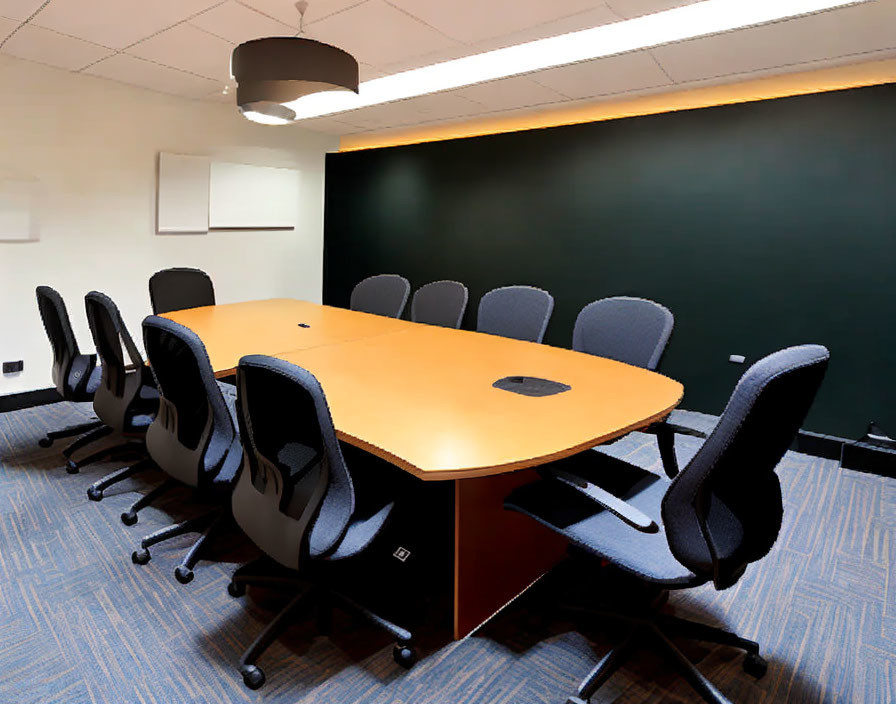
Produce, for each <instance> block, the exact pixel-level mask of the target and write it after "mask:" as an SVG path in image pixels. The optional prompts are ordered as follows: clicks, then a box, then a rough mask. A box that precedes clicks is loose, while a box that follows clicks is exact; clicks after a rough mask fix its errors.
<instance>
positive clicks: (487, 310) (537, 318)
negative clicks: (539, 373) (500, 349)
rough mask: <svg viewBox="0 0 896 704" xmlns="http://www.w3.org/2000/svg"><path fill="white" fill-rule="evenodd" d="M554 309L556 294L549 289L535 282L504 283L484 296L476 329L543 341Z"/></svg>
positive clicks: (492, 333) (480, 304)
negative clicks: (519, 284)
mask: <svg viewBox="0 0 896 704" xmlns="http://www.w3.org/2000/svg"><path fill="white" fill-rule="evenodd" d="M553 312H554V297H553V296H551V294H549V293H548V292H547V291H543V290H542V289H540V288H535V287H534V286H504V287H503V288H496V289H494V290H492V291H489V292H488V293H486V294H485V295H484V296H483V297H482V298H481V299H480V301H479V312H478V314H477V316H476V330H477V331H479V332H487V333H489V334H491V335H501V336H502V337H512V338H514V339H516V340H528V341H529V342H541V341H542V339H544V332H545V330H547V327H548V322H549V321H550V319H551V313H553Z"/></svg>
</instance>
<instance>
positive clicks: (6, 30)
mask: <svg viewBox="0 0 896 704" xmlns="http://www.w3.org/2000/svg"><path fill="white" fill-rule="evenodd" d="M18 26H19V22H17V21H16V20H11V19H9V18H8V17H0V42H2V41H3V40H4V39H6V38H7V37H8V36H9V35H10V34H12V32H13V30H14V29H15V28H16V27H18Z"/></svg>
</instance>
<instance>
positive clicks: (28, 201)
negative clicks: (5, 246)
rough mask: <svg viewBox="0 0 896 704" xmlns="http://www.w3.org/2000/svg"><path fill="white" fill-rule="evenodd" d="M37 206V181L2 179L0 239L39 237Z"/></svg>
mask: <svg viewBox="0 0 896 704" xmlns="http://www.w3.org/2000/svg"><path fill="white" fill-rule="evenodd" d="M37 206H38V183H37V181H17V180H5V179H4V180H0V241H2V242H28V241H32V240H36V239H38V238H39V237H40V228H39V225H38V219H37V210H38V207H37Z"/></svg>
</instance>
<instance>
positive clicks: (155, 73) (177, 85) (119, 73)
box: [85, 54, 219, 98]
mask: <svg viewBox="0 0 896 704" xmlns="http://www.w3.org/2000/svg"><path fill="white" fill-rule="evenodd" d="M85 73H89V74H92V75H94V76H100V77H102V78H111V79H112V80H113V81H121V82H122V83H131V84H133V85H136V86H140V87H142V88H149V89H150V90H156V91H159V92H161V93H171V94H174V95H182V96H186V97H189V98H201V97H205V96H207V95H208V94H210V93H211V92H212V91H214V90H215V88H216V87H217V86H218V85H219V83H217V82H216V81H212V80H209V79H208V78H200V77H199V76H194V75H193V74H190V73H184V72H183V71H176V70H175V69H173V68H168V67H167V66H159V65H158V64H154V63H152V62H151V61H146V60H144V59H138V58H137V57H135V56H129V55H127V54H116V55H115V56H110V57H109V58H108V59H103V60H102V61H100V62H99V63H97V64H94V65H93V66H91V67H90V68H89V69H87V70H86V71H85Z"/></svg>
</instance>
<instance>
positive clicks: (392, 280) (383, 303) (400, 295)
mask: <svg viewBox="0 0 896 704" xmlns="http://www.w3.org/2000/svg"><path fill="white" fill-rule="evenodd" d="M410 293H411V284H410V283H409V282H408V280H407V279H406V278H404V277H403V276H398V275H396V274H379V275H377V276H368V277H367V278H366V279H364V280H363V281H361V282H359V283H358V284H357V285H356V286H355V288H354V289H353V290H352V297H351V303H350V306H349V307H350V308H351V309H352V310H357V311H361V312H362V313H374V314H376V315H385V316H387V317H389V318H400V317H401V314H402V313H403V312H404V307H405V305H407V302H408V296H409V295H410Z"/></svg>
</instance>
